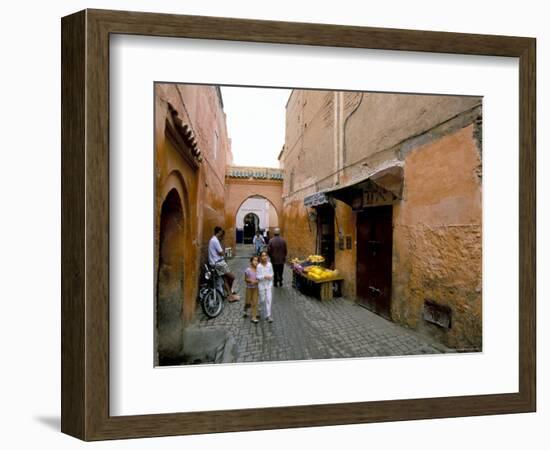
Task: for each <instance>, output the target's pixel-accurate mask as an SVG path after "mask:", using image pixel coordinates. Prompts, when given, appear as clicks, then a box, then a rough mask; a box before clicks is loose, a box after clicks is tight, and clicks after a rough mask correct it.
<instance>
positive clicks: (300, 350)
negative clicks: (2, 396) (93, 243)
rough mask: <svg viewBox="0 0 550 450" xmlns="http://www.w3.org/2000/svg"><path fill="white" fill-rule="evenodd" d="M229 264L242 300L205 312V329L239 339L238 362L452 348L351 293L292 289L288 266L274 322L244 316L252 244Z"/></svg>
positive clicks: (277, 297) (276, 296) (275, 293)
mask: <svg viewBox="0 0 550 450" xmlns="http://www.w3.org/2000/svg"><path fill="white" fill-rule="evenodd" d="M238 252H239V254H238V255H237V256H236V257H235V258H233V259H232V260H231V261H230V262H229V265H230V266H231V268H232V270H233V273H235V275H236V276H237V279H236V286H237V291H238V292H239V293H240V294H241V300H240V301H238V302H234V303H227V302H226V304H225V307H224V310H223V311H222V313H221V315H220V316H219V317H217V318H215V319H208V318H206V316H204V315H203V313H202V311H200V312H199V317H198V321H197V324H196V325H197V326H198V327H199V328H202V329H204V328H208V327H216V328H223V329H225V330H226V331H227V332H228V333H229V334H230V335H231V336H232V337H233V339H234V340H235V344H236V362H260V361H288V360H301V359H327V358H348V357H366V356H391V355H417V354H429V353H443V352H446V351H449V350H448V349H446V348H445V347H443V346H442V345H441V344H439V343H435V342H434V341H431V340H429V338H427V337H424V336H421V335H419V334H417V333H415V332H414V331H411V330H408V329H405V328H403V327H401V326H399V325H396V324H394V323H392V322H390V321H388V320H386V319H384V318H382V317H380V316H378V315H376V314H374V313H372V312H370V311H368V310H367V309H365V308H363V307H361V306H359V305H357V304H355V303H354V302H353V301H352V300H350V299H346V298H335V299H333V300H331V301H328V302H323V303H322V302H320V301H319V300H318V299H316V298H313V297H307V296H305V295H302V294H301V293H300V292H298V291H297V290H296V289H294V288H292V286H291V283H292V274H291V271H290V269H289V268H288V267H286V268H285V274H284V285H283V287H280V288H274V291H273V319H274V322H273V323H267V322H266V321H265V320H260V322H259V323H258V324H254V323H252V322H251V321H250V318H243V306H244V293H245V287H244V276H243V273H244V270H245V268H246V267H247V265H248V256H247V255H248V254H249V253H250V250H249V249H248V248H244V249H243V248H242V247H241V248H240V249H239V251H238Z"/></svg>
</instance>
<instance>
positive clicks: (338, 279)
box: [290, 255, 344, 301]
mask: <svg viewBox="0 0 550 450" xmlns="http://www.w3.org/2000/svg"><path fill="white" fill-rule="evenodd" d="M324 262H325V258H323V256H321V255H309V256H308V257H307V258H306V259H304V260H300V259H298V258H293V259H292V260H291V262H290V266H291V268H292V286H293V287H294V288H295V289H298V290H299V291H300V292H301V293H302V294H304V295H309V296H313V297H317V298H318V299H319V300H321V301H325V300H331V299H332V298H333V297H341V296H342V283H343V281H344V278H343V277H342V276H341V275H340V272H339V271H338V270H331V269H327V268H325V267H323V263H324Z"/></svg>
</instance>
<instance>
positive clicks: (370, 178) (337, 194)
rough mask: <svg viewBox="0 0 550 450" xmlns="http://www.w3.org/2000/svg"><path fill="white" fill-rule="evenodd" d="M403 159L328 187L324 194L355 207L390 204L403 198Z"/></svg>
mask: <svg viewBox="0 0 550 450" xmlns="http://www.w3.org/2000/svg"><path fill="white" fill-rule="evenodd" d="M402 192H403V161H392V162H391V163H389V164H385V165H384V166H381V167H379V168H377V169H376V170H374V171H373V172H371V173H369V174H367V175H365V176H363V177H361V178H359V179H355V180H353V181H351V182H349V183H347V184H345V185H344V186H336V187H334V188H331V189H327V190H326V191H325V192H324V193H323V194H324V195H325V196H326V197H334V198H335V199H337V200H340V201H342V202H344V203H347V204H348V205H350V206H351V207H352V208H353V209H362V208H366V207H369V206H378V205H388V204H391V203H392V202H393V201H395V200H396V199H401V196H402Z"/></svg>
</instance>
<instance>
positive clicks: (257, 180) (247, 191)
mask: <svg viewBox="0 0 550 450" xmlns="http://www.w3.org/2000/svg"><path fill="white" fill-rule="evenodd" d="M225 184H226V190H225V229H226V237H225V245H226V246H227V247H233V249H234V248H235V245H236V230H237V224H236V218H237V212H238V211H239V208H241V206H242V205H243V203H245V201H246V200H247V199H250V198H258V197H262V198H264V199H266V200H267V201H268V202H269V203H270V206H271V207H273V208H274V209H275V212H276V215H277V217H278V220H279V221H278V227H279V228H281V230H283V227H284V224H283V223H281V219H282V212H283V198H282V196H283V175H282V171H281V170H280V169H271V168H265V167H263V168H257V167H236V166H232V167H229V168H228V170H227V174H226V178H225ZM283 232H284V231H283Z"/></svg>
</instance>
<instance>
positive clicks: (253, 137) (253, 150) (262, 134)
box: [220, 86, 291, 167]
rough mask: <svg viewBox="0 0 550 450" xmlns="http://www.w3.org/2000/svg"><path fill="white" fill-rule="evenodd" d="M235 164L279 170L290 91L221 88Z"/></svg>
mask: <svg viewBox="0 0 550 450" xmlns="http://www.w3.org/2000/svg"><path fill="white" fill-rule="evenodd" d="M220 89H221V92H222V98H223V107H224V111H225V113H226V115H227V130H228V133H229V137H230V138H231V148H232V150H233V164H234V165H237V166H261V167H279V161H278V160H277V156H279V153H280V151H281V149H282V148H283V144H284V143H285V112H286V111H285V106H286V102H287V100H288V97H289V95H290V92H291V90H290V89H265V88H249V87H226V86H221V87H220Z"/></svg>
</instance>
